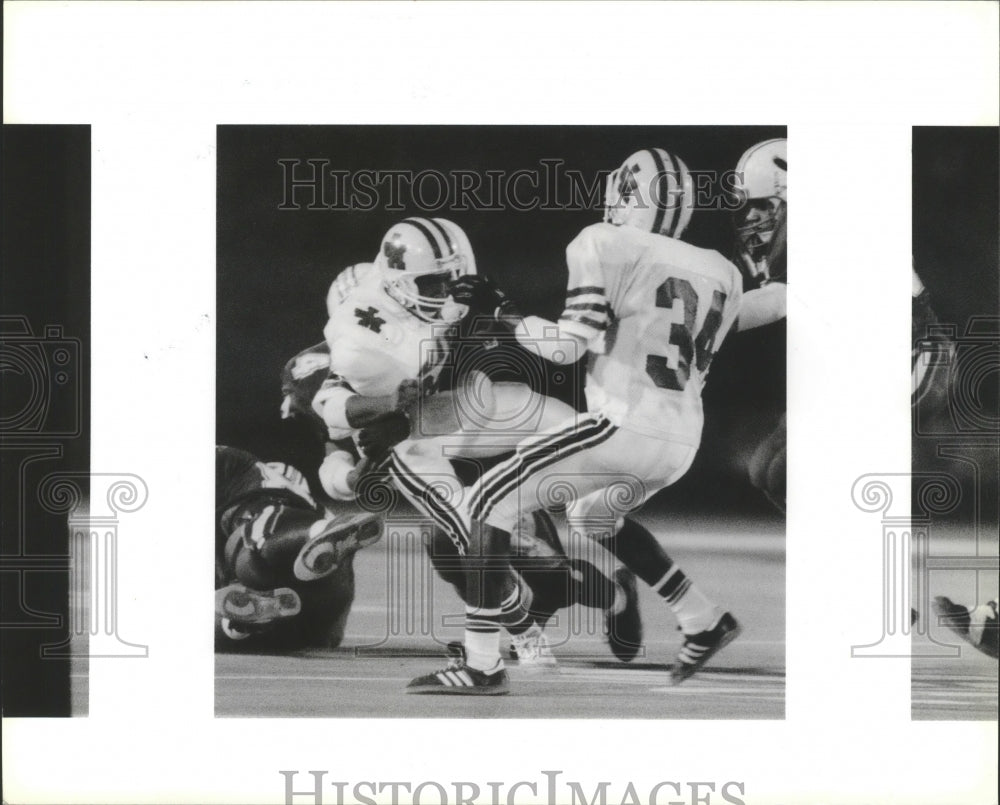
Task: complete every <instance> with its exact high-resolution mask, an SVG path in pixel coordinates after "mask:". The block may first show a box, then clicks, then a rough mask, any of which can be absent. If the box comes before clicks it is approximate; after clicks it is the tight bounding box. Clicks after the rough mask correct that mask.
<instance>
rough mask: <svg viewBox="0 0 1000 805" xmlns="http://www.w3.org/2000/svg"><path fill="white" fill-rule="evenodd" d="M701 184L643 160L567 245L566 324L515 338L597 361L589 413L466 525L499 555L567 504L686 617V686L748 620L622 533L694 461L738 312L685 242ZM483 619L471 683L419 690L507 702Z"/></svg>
mask: <svg viewBox="0 0 1000 805" xmlns="http://www.w3.org/2000/svg"><path fill="white" fill-rule="evenodd" d="M692 184H693V182H692V179H691V176H690V174H689V172H688V169H687V167H686V165H684V163H683V161H682V160H680V159H679V158H677V157H675V156H673V155H671V154H669V153H668V152H666V151H664V150H662V149H658V148H650V149H646V150H644V151H640V152H637V153H635V154H633V155H631V156H630V157H628V159H626V160H625V162H624V163H623V164H622V165H621V167H619V168H618V170H616V171H614V172H613V173H612V174H611V175H610V176H609V178H608V186H607V191H606V194H605V218H604V222H603V223H599V224H594V225H592V226H588V227H587V228H586V229H584V230H583V231H582V232H580V234H579V235H578V236H577V237H576V238H575V239H574V240H573V242H572V243H570V245H569V246H568V247H567V249H566V262H567V267H568V271H569V280H568V283H567V292H566V306H565V309H564V311H563V313H562V315H561V316H560V318H559V321H558V322H557V323H553V322H551V321H546V320H545V319H542V318H540V317H537V316H529V317H526V318H524V319H522V320H520V321H518V322H517V329H516V335H517V337H518V339H519V340H521V341H522V342H524V343H525V344H526V345H530V346H531V347H533V348H535V349H536V350H538V351H539V352H540V353H541V354H542V355H543V356H544V357H546V358H548V359H549V360H551V361H553V362H556V363H569V362H574V361H575V360H576V359H577V358H578V357H580V356H581V355H582V354H583V352H586V353H587V354H588V369H587V387H586V388H587V404H588V411H587V413H586V414H581V415H577V416H574V417H573V418H572V419H569V420H567V421H565V422H563V423H561V424H559V425H557V426H555V427H553V428H550V429H548V430H546V431H544V432H541V433H539V434H537V435H533V436H531V437H529V438H527V439H525V440H524V441H523V442H521V443H520V444H519V445H518V447H517V449H516V450H515V452H514V455H513V456H511V457H510V458H508V459H506V460H505V461H502V462H501V463H500V464H498V465H496V466H495V467H493V468H492V469H490V470H489V471H488V472H486V473H484V474H483V475H482V477H481V478H480V479H479V481H477V482H476V484H474V485H473V487H472V488H471V489H470V490H469V494H468V497H467V511H466V513H465V514H466V516H467V517H468V519H469V521H471V522H475V523H479V524H481V527H480V528H479V529H478V532H477V530H476V529H470V533H472V534H473V536H474V537H476V538H478V539H479V540H480V542H481V546H482V547H481V549H482V550H483V551H484V552H487V553H490V554H493V553H496V552H498V551H502V550H503V546H504V544H505V541H506V540H508V539H509V537H508V536H507V535H508V534H509V533H510V531H511V529H512V528H513V527H514V524H515V523H516V522H517V520H518V518H519V517H520V516H522V515H523V514H525V513H526V512H529V511H533V510H536V509H539V508H551V507H553V506H555V505H558V504H565V503H567V502H568V504H569V505H568V513H569V519H570V524H571V526H572V534H580V535H585V536H587V537H589V538H591V539H595V540H598V541H601V542H603V543H605V544H607V545H609V546H610V547H611V549H612V550H613V552H614V553H615V555H616V556H617V557H618V558H619V559H622V560H623V561H626V563H629V559H631V560H632V563H631V564H629V566H630V567H631V568H632V569H633V570H635V572H636V573H637V574H638V575H640V576H641V577H642V579H643V580H644V581H645V582H647V583H648V584H649V585H650V586H651V587H652V589H653V590H654V591H655V592H656V593H657V594H658V595H660V597H662V598H663V599H664V601H665V602H666V603H667V605H668V606H669V607H670V609H671V610H672V611H673V612H674V614H675V615H676V617H677V619H678V622H679V624H680V626H681V630H682V632H683V634H684V642H683V645H682V647H681V651H680V653H679V654H678V657H677V662H676V663H675V664H674V666H673V667H672V670H671V677H672V679H673V681H674V682H675V683H676V682H681V681H683V680H684V679H686V678H688V677H689V676H690V675H691V674H693V673H694V672H695V671H697V670H698V669H699V668H701V667H702V666H703V665H704V664H705V663H706V662H707V661H708V660H709V658H711V657H712V656H713V655H714V654H715V653H716V652H717V651H719V650H720V649H721V648H722V647H724V646H725V645H727V644H728V643H729V642H730V641H731V640H732V639H734V638H735V637H736V636H737V635H738V634H739V625H738V624H737V622H736V620H735V619H734V618H733V617H732V616H731V615H730V614H729V613H728V612H724V611H723V610H722V609H721V608H719V607H717V606H716V605H715V604H714V603H713V602H711V601H710V600H708V599H707V598H706V597H705V596H704V595H703V594H702V593H701V591H700V590H699V589H698V588H697V587H696V586H695V585H694V584H693V583H692V582H691V580H690V579H688V578H687V577H686V576H685V574H684V573H683V572H682V571H681V570H680V569H679V568H678V567H677V566H676V565H675V564H674V563H673V560H672V559H671V558H670V557H669V556H667V554H666V553H665V552H663V550H662V548H660V546H659V545H658V544H657V543H656V540H655V538H653V537H652V535H651V534H649V533H648V532H645V531H644V530H641V529H636V528H634V527H632V526H630V525H629V524H627V523H624V516H625V515H626V514H627V513H628V512H629V511H632V510H635V509H637V508H639V507H640V506H641V505H642V504H643V503H644V502H645V501H646V500H647V499H648V498H649V497H650V496H651V495H652V494H654V493H655V492H657V491H659V490H660V489H663V488H664V487H666V486H669V485H671V484H673V483H674V482H676V481H677V480H678V479H679V478H680V477H681V476H682V475H683V474H684V473H685V472H686V471H687V469H688V467H690V465H691V462H692V461H693V460H694V457H695V453H696V452H697V448H698V445H699V443H700V441H701V431H702V424H703V419H704V416H703V412H702V402H701V393H702V389H703V387H704V384H705V378H706V376H707V374H708V370H709V365H710V363H711V360H712V356H713V354H714V353H715V351H716V350H717V348H718V347H719V346H720V345H721V344H722V341H723V339H724V338H725V337H726V334H727V333H728V332H729V331H730V330H732V329H733V327H734V325H736V324H737V320H738V317H739V316H741V315H742V311H741V308H742V307H743V303H744V295H743V285H742V282H743V280H742V276H741V274H740V272H739V270H738V269H737V268H736V266H735V265H733V264H732V263H731V262H730V261H728V260H726V259H725V258H724V257H722V255H720V254H718V253H717V252H714V251H710V250H706V249H700V248H698V247H696V246H692V245H690V244H687V243H684V242H682V241H680V240H679V238H680V236H681V234H682V232H683V230H684V228H685V226H686V224H687V222H688V220H689V219H690V216H691V212H692V202H693V198H692V196H693V193H692ZM751 293H754V294H756V295H757V296H756V298H755V299H754V300H750V301H751V305H750V308H751V310H750V311H749V313H750V316H749V318H748V320H747V321H745V322H743V324H744V326H748V325H749V326H755V325H760V324H764V323H767V322H768V321H770V320H774V319H776V318H778V317H780V316H781V315H784V310H783V305H782V306H781V309H775V310H773V311H767V310H764V309H763V308H765V307H767V303H770V302H773V301H774V300H773V299H772V298H771V296H770V295H768V294H762V293H760V291H754V292H750V293H747V295H746V297H747V299H749V297H750V295H751ZM568 343H569V344H572V345H575V346H576V347H577V348H578V352H577V353H576V354H570V353H572V352H573V350H571V349H568V348H567V344H568ZM567 498H569V500H568V501H567ZM623 523H624V524H623ZM616 532H617V533H616ZM626 532H629V533H626ZM572 534H571V536H572ZM640 543H641V544H640ZM482 597H483V600H484V603H483V610H482V611H484V612H489V611H490V607H495V606H496V603H495V598H496V592H495V591H494V590H492V589H490V588H489V587H488V586H484V590H483V596H482ZM486 620H487V618H486V617H484V616H483V615H482V614H480V615H479V616H478V620H476V621H475V622H472V621H467V624H466V640H465V648H466V659H465V661H464V662H463V667H462V669H461V670H463V671H465V672H466V675H465V677H461V679H463V680H465V681H463V682H462V684H459V683H456V681H455V676H454V674H455V669H446V670H445V671H443V672H437V673H435V674H429V675H426V676H423V677H420V678H418V679H415V680H413V682H411V683H410V688H409V689H410V690H411V691H412V692H416V693H475V694H483V693H489V694H494V693H499V692H505V690H506V687H507V683H506V674H505V672H504V671H503V664H502V662H501V661H500V659H499V653H498V649H497V645H498V637H497V634H496V633H497V631H498V630H497V628H495V627H494V628H493V629H492V630H488V629H485V628H484V627H483V623H484V622H485V621H486Z"/></svg>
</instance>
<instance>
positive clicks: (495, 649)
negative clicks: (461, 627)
mask: <svg viewBox="0 0 1000 805" xmlns="http://www.w3.org/2000/svg"><path fill="white" fill-rule="evenodd" d="M480 617H481V616H480V614H479V613H477V612H476V611H475V610H474V609H472V608H471V607H469V608H467V609H466V626H465V662H466V665H468V666H469V667H470V668H475V669H476V670H477V671H490V670H492V669H493V668H494V667H496V665H497V663H498V662H499V661H500V627H499V626H497V627H495V628H492V629H491V628H488V627H485V626H478V625H474V624H478V623H479V620H480ZM472 618H474V619H475V620H471V619H472Z"/></svg>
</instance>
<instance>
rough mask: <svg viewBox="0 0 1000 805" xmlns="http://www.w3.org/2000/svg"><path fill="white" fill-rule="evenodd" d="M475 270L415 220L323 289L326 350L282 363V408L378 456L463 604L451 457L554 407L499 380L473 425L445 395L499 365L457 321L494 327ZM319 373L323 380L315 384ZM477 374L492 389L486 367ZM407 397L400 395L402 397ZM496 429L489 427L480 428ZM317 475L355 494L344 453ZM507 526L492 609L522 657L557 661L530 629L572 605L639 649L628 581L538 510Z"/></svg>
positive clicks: (490, 292) (474, 452)
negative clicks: (509, 559)
mask: <svg viewBox="0 0 1000 805" xmlns="http://www.w3.org/2000/svg"><path fill="white" fill-rule="evenodd" d="M474 270H475V258H474V256H473V254H472V250H471V246H469V244H468V239H467V238H466V237H465V234H464V233H463V232H462V230H461V229H460V228H459V227H458V226H457V225H455V224H453V223H451V222H449V221H446V220H444V219H420V218H415V219H407V220H406V221H404V222H402V223H400V224H397V225H396V226H394V227H392V228H391V229H390V230H389V232H388V234H387V235H386V237H385V239H384V240H383V243H382V248H381V250H380V253H379V257H378V258H377V259H376V262H375V263H374V264H365V265H362V266H353V267H351V268H349V269H346V270H345V271H344V272H342V273H341V275H339V276H338V277H337V279H336V280H335V281H334V283H333V284H332V286H331V290H330V293H329V295H328V299H327V304H328V312H329V313H330V321H329V323H328V325H327V328H326V335H327V339H328V340H327V344H326V346H325V348H324V347H314V348H312V349H311V350H307V351H306V352H305V353H302V354H300V355H299V356H297V357H296V358H295V359H293V361H292V362H290V365H289V368H288V369H287V371H286V382H285V386H286V405H285V410H286V412H293V411H297V412H299V413H303V412H304V409H306V408H307V407H308V409H309V413H311V414H312V415H313V416H316V415H320V416H321V417H322V420H321V421H322V427H323V428H324V429H325V430H326V436H327V438H334V439H337V438H342V437H344V436H348V435H350V434H352V433H356V434H357V441H358V444H359V446H360V448H361V450H362V451H363V452H364V454H365V458H366V463H367V464H369V465H370V464H371V463H372V459H375V461H376V463H378V462H380V461H381V459H382V457H383V456H385V458H386V459H387V460H386V461H385V462H384V463H385V467H386V470H387V474H388V476H389V478H391V479H392V482H393V483H394V484H395V486H396V487H397V488H398V489H399V490H400V491H401V492H402V494H403V495H404V496H405V497H406V498H407V499H408V500H409V501H410V502H411V503H412V504H413V505H415V506H416V507H417V508H418V509H419V510H420V511H422V512H424V513H425V514H427V515H428V516H430V517H431V518H432V520H435V519H436V522H438V524H439V526H440V528H439V530H437V531H435V538H434V539H433V540H432V544H431V545H429V546H428V552H429V553H430V555H431V557H432V561H433V562H434V564H435V567H436V568H437V570H438V572H439V573H440V574H441V575H442V577H444V578H445V579H446V580H448V581H450V582H452V583H453V584H454V585H455V587H456V591H457V592H458V593H459V595H460V596H463V597H465V596H466V595H467V593H466V590H465V578H466V574H465V573H464V572H463V571H460V570H458V569H456V567H455V561H454V560H455V559H456V558H457V557H458V555H459V552H461V551H463V550H464V544H463V542H462V538H461V533H460V532H458V531H457V530H456V529H455V524H456V523H455V521H454V520H452V519H448V518H447V517H445V518H443V519H442V518H441V514H442V510H443V509H442V507H441V506H440V505H439V501H440V499H441V498H442V497H443V496H444V495H445V494H446V493H450V494H461V491H462V488H463V484H462V482H461V481H460V480H459V479H458V476H457V474H456V472H455V468H454V466H453V464H452V460H460V459H465V460H474V459H475V460H478V459H485V458H488V457H490V456H495V455H499V454H502V453H503V452H507V451H509V450H510V449H511V447H512V446H513V444H514V443H516V441H517V437H512V436H511V435H510V433H509V427H510V426H509V424H505V423H509V422H510V421H511V416H516V415H517V414H518V412H519V411H523V410H532V411H533V410H538V409H541V410H543V411H544V410H546V409H547V410H548V411H549V412H550V413H548V414H547V415H548V416H552V413H551V411H552V410H553V408H554V407H555V406H556V405H557V404H558V405H563V404H561V403H556V401H548V400H542V399H541V398H540V397H539V395H538V394H537V393H535V392H532V391H531V390H530V389H528V388H527V387H526V386H525V385H524V384H523V383H513V382H500V383H497V384H496V385H495V386H493V384H490V386H491V389H492V391H491V395H492V398H493V399H499V400H501V405H502V406H503V409H504V410H503V416H500V417H499V418H493V419H490V418H489V417H487V418H483V417H474V420H475V421H470V419H469V418H468V417H467V416H464V415H463V414H462V411H463V410H464V409H463V406H462V405H456V404H455V402H454V400H452V399H450V398H449V394H451V393H452V392H453V390H454V387H455V384H456V380H457V379H458V378H459V377H460V376H462V375H463V372H465V371H466V369H467V370H468V375H472V374H473V373H476V372H478V370H479V368H481V367H482V365H483V363H490V364H492V365H499V366H501V367H502V366H503V364H504V361H502V360H500V361H497V360H493V359H490V360H486V361H480V360H479V358H481V357H482V355H483V353H484V352H486V351H488V350H497V351H499V350H500V349H501V347H500V344H499V342H498V339H497V338H496V337H495V336H496V334H494V333H490V332H484V331H478V330H477V331H474V330H473V322H474V321H480V319H479V317H478V316H471V317H470V316H468V315H466V314H468V313H469V311H470V309H473V310H476V309H484V310H485V309H488V311H489V315H488V316H484V317H482V320H481V321H483V322H485V323H486V324H487V325H488V324H489V322H494V323H495V320H494V318H493V312H494V310H495V309H496V308H498V307H502V306H503V304H504V303H505V297H503V295H502V294H500V293H499V291H497V290H496V289H495V288H493V287H492V286H490V285H489V284H488V283H486V282H485V281H483V280H480V279H479V278H476V277H475V275H474V274H472V273H471V272H474ZM459 278H461V280H460V281H458V282H456V280H459ZM456 296H457V297H459V299H456ZM507 335H508V336H509V333H508V334H507ZM323 355H326V356H327V360H326V363H327V365H326V366H323ZM494 357H495V355H494ZM330 373H332V374H330ZM328 375H330V376H329V377H328ZM320 377H322V378H323V379H324V381H325V382H322V383H318V382H317V379H318V378H320ZM483 377H484V379H486V380H487V382H489V381H488V378H486V375H485V373H484V375H483ZM407 382H409V383H412V384H413V385H412V387H411V391H414V390H415V389H416V388H417V386H416V384H418V383H419V384H420V386H419V396H420V398H421V399H422V400H427V401H428V402H426V403H425V404H422V405H421V406H420V410H419V422H418V423H417V424H416V425H415V426H414V427H413V428H411V427H410V422H409V421H408V419H407V418H406V417H405V416H404V415H402V414H400V413H399V412H398V411H399V409H400V408H403V407H406V401H404V400H402V399H401V398H400V397H399V395H398V390H399V389H400V387H401V384H406V383H407ZM438 389H441V390H442V391H441V393H440V394H436V393H435V392H437V390H438ZM394 395H395V396H394ZM446 398H448V399H447V400H446ZM415 399H416V397H413V396H412V395H411V398H410V400H409V402H411V403H412V402H413V401H414V400H415ZM432 400H433V402H434V403H437V404H432V402H430V401H432ZM442 401H444V402H442ZM563 408H564V409H565V410H566V411H569V410H571V409H569V408H568V406H564V405H563ZM491 413H494V414H495V413H496V411H495V409H494V410H493V411H492V412H491ZM544 415H545V414H543V416H544ZM557 415H558V416H559V417H560V418H561V417H562V416H563V415H564V414H563V413H562V412H561V411H560V412H559V413H558V414H557ZM494 422H499V426H493V427H491V425H493V423H494ZM411 430H413V431H415V432H414V433H413V434H412V438H411ZM401 442H402V443H401ZM390 450H391V451H392V452H391V455H390ZM320 475H321V479H322V482H323V485H324V487H325V489H326V491H327V492H328V494H331V495H334V496H341V497H344V496H351V495H353V493H354V484H355V482H356V479H357V475H358V469H357V468H356V467H355V466H354V463H353V458H352V456H351V455H350V454H348V453H345V452H340V451H338V452H336V453H334V454H331V455H330V456H328V458H327V460H326V461H325V462H324V465H323V467H322V468H321V471H320ZM518 526H519V527H518V530H517V531H518V534H519V539H518V541H517V545H518V550H516V551H515V556H514V561H513V565H514V569H513V570H512V569H511V568H510V567H506V568H505V569H504V581H503V585H504V589H505V592H506V594H505V597H504V604H505V606H504V607H503V608H504V610H505V613H504V614H505V616H506V618H505V625H506V626H507V627H508V631H509V632H510V633H511V636H512V640H513V642H514V645H515V646H516V650H517V652H518V655H519V657H520V658H521V659H522V660H530V659H534V660H536V661H538V662H554V659H553V658H552V655H551V653H550V652H549V651H548V648H547V645H546V642H545V638H544V635H543V633H542V631H541V628H540V627H541V626H544V624H545V622H546V621H547V620H548V619H549V617H551V615H552V614H553V613H554V612H555V611H556V610H557V609H561V608H563V607H565V606H568V605H570V604H572V603H582V604H584V605H586V606H591V607H598V608H601V609H603V610H605V612H606V630H607V633H608V638H609V643H610V645H611V648H612V651H613V652H614V653H615V655H616V656H617V657H619V658H620V659H623V660H626V661H627V660H630V659H632V658H634V657H635V656H636V654H637V653H638V652H639V650H640V647H641V619H640V617H639V614H638V604H637V594H636V590H635V584H634V578H633V577H632V575H631V574H630V573H629V572H628V571H627V570H625V569H624V568H619V569H616V570H611V569H610V568H609V570H608V571H607V572H602V571H601V570H599V569H598V568H597V567H595V566H594V563H593V561H591V558H590V557H589V556H573V557H566V555H565V553H564V551H563V548H562V546H561V544H560V541H559V538H558V536H557V533H556V530H555V528H554V527H553V524H552V522H551V519H550V518H549V517H548V516H547V515H545V514H544V513H539V514H538V515H536V516H532V515H529V516H527V517H525V518H523V519H522V520H520V521H519V524H518ZM446 535H447V538H450V539H447V538H446ZM525 580H527V583H524V582H525ZM609 602H611V603H609Z"/></svg>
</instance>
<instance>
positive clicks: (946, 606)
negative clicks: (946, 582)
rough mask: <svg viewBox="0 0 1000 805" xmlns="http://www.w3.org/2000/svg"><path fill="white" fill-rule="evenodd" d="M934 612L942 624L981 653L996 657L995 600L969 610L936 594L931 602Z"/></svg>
mask: <svg viewBox="0 0 1000 805" xmlns="http://www.w3.org/2000/svg"><path fill="white" fill-rule="evenodd" d="M932 606H933V608H934V614H935V615H937V617H938V622H939V623H940V624H941V625H942V626H947V627H948V628H949V629H951V631H953V632H954V633H955V634H957V635H958V636H959V637H961V638H962V639H963V640H964V641H966V642H967V643H969V644H971V645H972V646H973V647H975V648H977V649H978V650H979V651H981V652H983V654H987V655H989V656H990V657H996V656H997V654H998V651H997V649H998V638H997V631H998V628H1000V626H998V620H997V602H996V601H990V602H988V603H986V604H980V605H979V606H977V607H976V608H974V609H972V610H969V609H967V608H966V607H963V606H962V605H961V604H956V603H954V602H953V601H952V600H951V599H950V598H946V597H945V596H943V595H939V596H936V597H935V598H934V601H933V603H932Z"/></svg>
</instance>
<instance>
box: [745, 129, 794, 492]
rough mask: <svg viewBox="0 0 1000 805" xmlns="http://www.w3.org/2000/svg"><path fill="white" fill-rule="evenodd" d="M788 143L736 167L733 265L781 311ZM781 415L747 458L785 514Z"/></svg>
mask: <svg viewBox="0 0 1000 805" xmlns="http://www.w3.org/2000/svg"><path fill="white" fill-rule="evenodd" d="M787 146H788V142H787V140H785V139H784V138H778V139H774V140H765V141H764V142H761V143H757V144H756V145H754V146H752V147H751V148H748V149H747V150H746V151H745V152H744V154H743V156H741V157H740V159H739V162H738V163H737V164H736V176H737V182H736V186H735V191H736V194H737V195H738V197H739V198H740V200H741V201H742V206H741V207H740V209H739V210H738V211H737V213H736V219H735V227H736V260H737V264H738V265H739V266H740V267H741V268H742V270H743V273H744V277H745V279H746V283H745V285H746V287H748V288H751V289H759V290H758V291H756V292H755V293H756V294H757V295H758V296H761V297H762V298H763V299H768V300H769V301H770V303H771V304H773V305H774V306H780V307H782V308H783V307H784V305H785V297H786V292H787V284H786V283H787V276H788V269H787V257H786V253H785V252H786V249H785V241H786V231H787V224H788V155H787ZM787 441H788V430H787V420H786V415H784V414H783V415H782V417H781V420H780V421H779V423H778V425H777V427H776V428H775V429H774V431H772V432H771V434H770V435H769V436H768V437H767V438H766V439H764V441H763V442H761V443H760V445H759V446H758V447H757V449H756V450H755V451H754V453H753V455H752V456H751V458H750V465H749V475H750V482H751V483H752V484H753V485H754V486H756V487H757V488H758V489H760V490H761V491H762V492H763V493H764V495H765V496H766V497H767V499H768V500H770V501H771V503H773V504H774V506H775V507H776V508H777V509H778V510H780V511H782V512H784V510H785V486H786V484H785V478H786V471H785V467H786V444H787Z"/></svg>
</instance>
